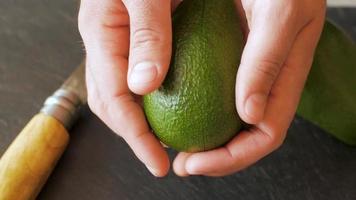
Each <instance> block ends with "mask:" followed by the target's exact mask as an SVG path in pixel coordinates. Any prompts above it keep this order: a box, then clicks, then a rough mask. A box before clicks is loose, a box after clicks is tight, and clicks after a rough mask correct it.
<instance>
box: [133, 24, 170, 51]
mask: <svg viewBox="0 0 356 200" xmlns="http://www.w3.org/2000/svg"><path fill="white" fill-rule="evenodd" d="M132 37H133V40H132V48H133V49H138V48H141V47H147V46H152V45H160V44H161V43H163V42H164V39H163V36H162V34H161V33H160V32H158V31H156V30H155V29H153V28H148V27H145V28H138V29H137V30H135V31H134V32H133V34H132Z"/></svg>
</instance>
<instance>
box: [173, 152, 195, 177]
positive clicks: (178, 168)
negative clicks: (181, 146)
mask: <svg viewBox="0 0 356 200" xmlns="http://www.w3.org/2000/svg"><path fill="white" fill-rule="evenodd" d="M190 155H191V153H186V152H180V153H179V154H178V155H177V156H176V158H175V159H174V162H173V170H174V172H175V173H176V174H177V175H178V176H182V177H185V176H188V175H189V173H188V172H187V170H186V169H185V166H184V165H182V163H185V161H186V159H187V158H188V157H189V156H190Z"/></svg>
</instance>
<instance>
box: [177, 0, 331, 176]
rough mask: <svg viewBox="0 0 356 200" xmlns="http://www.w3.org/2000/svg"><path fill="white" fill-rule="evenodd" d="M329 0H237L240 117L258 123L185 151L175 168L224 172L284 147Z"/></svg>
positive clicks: (214, 173)
mask: <svg viewBox="0 0 356 200" xmlns="http://www.w3.org/2000/svg"><path fill="white" fill-rule="evenodd" d="M325 4H326V3H325V0H312V1H311V0H236V5H237V9H238V11H239V15H240V19H243V20H241V21H242V27H243V30H244V32H245V36H246V38H247V41H246V45H245V48H244V51H243V55H242V59H241V64H240V67H239V71H238V74H237V80H236V106H237V110H238V113H239V115H240V117H241V118H242V119H243V120H244V121H245V122H247V123H250V124H252V125H253V126H252V127H251V128H250V129H248V130H243V131H241V132H240V133H239V134H238V135H237V136H236V137H235V138H234V139H233V140H232V141H230V142H229V143H228V144H227V145H225V146H224V147H221V148H218V149H215V150H211V151H207V152H201V153H193V154H192V153H180V154H178V156H177V158H176V159H175V161H174V163H173V167H174V170H175V172H176V174H178V175H180V176H187V175H207V176H223V175H228V174H231V173H234V172H236V171H239V170H241V169H244V168H246V167H247V166H249V165H251V164H253V163H255V162H256V161H258V160H259V159H261V158H262V157H264V156H266V155H267V154H269V153H270V152H272V151H273V150H275V149H276V148H277V147H279V146H280V145H281V144H282V142H283V140H284V138H285V135H286V132H287V129H288V127H289V125H290V123H291V121H292V119H293V117H294V114H295V111H296V108H297V105H298V102H299V98H300V95H301V92H302V90H303V86H304V82H305V81H306V78H307V75H308V73H309V70H310V66H311V64H312V60H313V54H314V50H315V48H316V45H317V42H318V40H319V37H320V33H321V31H322V27H323V24H324V16H325V8H326V5H325Z"/></svg>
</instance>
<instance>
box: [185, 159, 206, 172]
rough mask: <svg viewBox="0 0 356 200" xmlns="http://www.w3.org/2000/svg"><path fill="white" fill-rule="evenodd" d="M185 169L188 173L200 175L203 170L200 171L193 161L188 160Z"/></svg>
mask: <svg viewBox="0 0 356 200" xmlns="http://www.w3.org/2000/svg"><path fill="white" fill-rule="evenodd" d="M185 169H186V172H187V174H188V175H199V174H202V172H201V171H199V169H197V168H196V167H195V165H194V163H191V162H189V161H188V162H187V163H186V165H185Z"/></svg>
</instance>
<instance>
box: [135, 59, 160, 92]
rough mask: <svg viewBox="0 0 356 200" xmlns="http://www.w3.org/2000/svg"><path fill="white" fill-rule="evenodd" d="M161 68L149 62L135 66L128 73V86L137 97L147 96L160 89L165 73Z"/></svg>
mask: <svg viewBox="0 0 356 200" xmlns="http://www.w3.org/2000/svg"><path fill="white" fill-rule="evenodd" d="M161 69H162V67H160V65H158V64H155V63H154V62H151V61H144V62H140V63H138V64H136V65H135V66H133V67H132V69H130V71H129V73H128V86H129V88H130V90H131V91H132V92H134V93H135V94H138V95H145V94H148V93H150V92H152V91H154V90H156V89H157V88H159V87H160V85H161V83H162V82H163V80H164V77H165V73H164V72H162V70H161Z"/></svg>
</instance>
